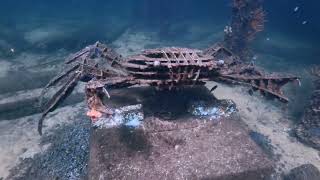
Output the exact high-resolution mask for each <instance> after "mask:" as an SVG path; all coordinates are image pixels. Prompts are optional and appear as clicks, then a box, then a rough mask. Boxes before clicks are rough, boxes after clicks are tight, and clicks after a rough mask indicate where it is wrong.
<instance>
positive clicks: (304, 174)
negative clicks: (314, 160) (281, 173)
mask: <svg viewBox="0 0 320 180" xmlns="http://www.w3.org/2000/svg"><path fill="white" fill-rule="evenodd" d="M319 179H320V171H319V170H318V169H317V168H316V167H315V166H314V165H312V164H304V165H301V166H299V167H296V168H294V169H292V170H291V171H290V172H289V174H287V175H286V176H285V177H284V180H319Z"/></svg>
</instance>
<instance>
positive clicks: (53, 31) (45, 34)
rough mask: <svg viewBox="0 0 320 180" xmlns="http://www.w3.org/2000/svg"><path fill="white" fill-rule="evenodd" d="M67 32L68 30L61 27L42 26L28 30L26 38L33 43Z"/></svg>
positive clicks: (54, 37)
mask: <svg viewBox="0 0 320 180" xmlns="http://www.w3.org/2000/svg"><path fill="white" fill-rule="evenodd" d="M65 33H67V32H65V31H64V30H63V29H62V28H60V27H42V28H37V29H33V30H31V31H29V32H26V33H25V35H24V38H25V40H27V41H28V42H29V43H31V44H37V43H42V42H46V41H48V40H51V39H58V38H61V37H63V36H64V35H65Z"/></svg>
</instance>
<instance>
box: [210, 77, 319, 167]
mask: <svg viewBox="0 0 320 180" xmlns="http://www.w3.org/2000/svg"><path fill="white" fill-rule="evenodd" d="M207 86H208V87H212V86H213V85H212V84H211V83H208V85H207ZM246 91H247V90H246V89H245V88H230V87H227V86H225V85H219V88H217V90H216V91H215V92H214V94H215V95H216V97H218V98H230V99H232V100H233V101H234V102H235V103H236V104H237V107H238V109H239V114H240V116H241V117H242V120H243V121H244V122H245V123H246V124H247V125H248V127H249V128H250V129H251V130H253V131H255V132H258V133H261V134H262V135H264V136H266V137H267V138H268V139H269V140H270V146H271V147H272V148H271V149H272V151H273V152H272V154H273V155H272V156H273V157H272V158H274V159H275V160H276V161H277V170H279V171H285V172H287V171H288V170H290V169H292V168H294V167H297V166H299V165H302V164H306V163H311V164H313V165H315V166H317V167H318V168H319V169H320V155H319V151H317V150H315V149H313V148H310V147H307V146H305V145H303V144H302V143H300V142H299V141H297V139H296V138H294V137H291V136H290V131H291V128H293V126H292V122H293V120H292V119H290V117H289V116H288V112H287V111H286V110H285V106H284V105H283V106H276V105H273V104H272V103H270V102H267V101H266V100H264V99H263V98H261V97H258V96H250V95H249V94H248V93H246Z"/></svg>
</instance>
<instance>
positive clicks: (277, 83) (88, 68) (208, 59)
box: [38, 42, 298, 134]
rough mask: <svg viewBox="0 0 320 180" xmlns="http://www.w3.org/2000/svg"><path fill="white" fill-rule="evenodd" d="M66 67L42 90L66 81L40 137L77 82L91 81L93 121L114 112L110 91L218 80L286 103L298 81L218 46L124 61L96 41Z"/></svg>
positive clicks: (156, 52)
mask: <svg viewBox="0 0 320 180" xmlns="http://www.w3.org/2000/svg"><path fill="white" fill-rule="evenodd" d="M65 65H66V68H65V70H64V71H63V72H62V73H61V74H59V75H58V76H56V77H55V78H53V79H52V80H51V81H50V82H49V83H48V85H47V86H46V87H45V88H44V90H43V93H42V97H43V96H44V95H45V94H46V92H47V91H48V89H49V88H50V87H52V86H55V85H58V84H60V83H61V82H62V83H64V84H63V85H62V87H61V89H60V90H59V91H58V92H57V93H56V94H55V95H54V96H53V97H52V98H51V99H50V100H49V101H48V102H46V103H42V101H40V102H41V104H44V105H43V107H44V110H43V114H42V117H41V119H40V120H39V125H38V131H39V133H40V134H41V133H42V124H43V120H44V118H45V117H46V115H47V114H48V113H49V112H51V111H53V110H54V109H55V108H56V107H57V106H58V105H59V103H60V102H62V100H64V99H65V98H66V97H67V96H68V94H69V93H70V92H71V90H72V89H73V88H74V87H75V86H76V84H77V82H78V81H84V82H87V84H86V98H87V104H88V107H89V112H88V113H87V115H88V116H90V117H91V118H92V119H95V118H99V117H101V116H102V115H110V114H113V113H114V112H113V109H111V108H108V106H107V105H106V104H104V103H103V98H104V97H110V96H109V93H108V91H107V90H109V89H114V88H124V87H130V86H135V85H137V86H140V85H143V86H145V85H148V86H155V87H157V88H159V89H169V90H170V89H172V88H178V87H179V86H184V85H204V84H205V82H207V81H215V82H225V83H231V84H241V85H245V86H249V87H251V89H252V90H254V91H256V90H258V91H260V92H261V94H262V95H264V96H267V97H269V98H276V99H279V100H280V101H282V102H288V99H287V98H286V97H285V96H284V95H283V93H282V91H281V90H280V88H281V87H282V86H284V85H285V84H287V83H288V82H291V81H297V80H298V77H296V76H291V75H287V76H281V75H272V74H271V75H266V74H264V73H263V72H262V71H260V70H258V69H257V68H256V67H254V65H253V64H246V63H243V62H241V61H240V60H239V59H238V58H237V57H236V56H234V55H233V53H232V52H231V51H229V50H228V49H226V48H224V47H223V46H222V45H220V44H216V45H214V46H212V47H210V48H208V49H206V50H203V51H202V50H197V49H189V48H177V47H167V48H158V49H149V50H145V51H143V52H142V53H140V54H138V55H133V56H129V57H122V56H121V55H119V54H118V53H116V52H115V51H114V50H113V49H111V48H109V47H107V46H106V45H104V44H102V43H99V42H97V43H95V44H94V45H90V46H88V47H86V48H84V49H83V50H81V51H79V52H77V53H75V54H73V55H71V56H70V57H69V58H67V60H66V62H65ZM214 88H215V87H214ZM214 88H213V89H214ZM213 89H212V90H213ZM250 92H251V91H250Z"/></svg>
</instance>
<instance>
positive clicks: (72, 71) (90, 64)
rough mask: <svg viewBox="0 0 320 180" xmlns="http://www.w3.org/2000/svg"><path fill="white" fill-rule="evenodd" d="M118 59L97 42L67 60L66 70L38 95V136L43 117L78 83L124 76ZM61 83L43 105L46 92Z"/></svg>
mask: <svg viewBox="0 0 320 180" xmlns="http://www.w3.org/2000/svg"><path fill="white" fill-rule="evenodd" d="M95 58H103V59H104V60H105V62H104V64H99V63H100V61H95ZM120 59H121V56H119V55H118V54H117V53H115V52H114V51H113V50H112V49H110V48H108V47H107V46H105V45H103V44H101V43H99V42H97V43H95V44H94V45H91V46H88V47H86V48H85V49H83V50H81V51H79V52H77V53H75V54H73V55H72V56H71V57H69V58H67V60H66V62H65V65H66V66H69V67H68V68H67V70H65V71H63V72H62V73H61V74H60V75H58V76H56V77H54V78H53V79H52V80H51V81H50V82H49V83H48V84H47V85H46V86H45V88H44V89H43V91H42V93H41V95H40V100H39V104H40V107H44V109H43V112H42V116H41V118H40V120H39V122H38V132H39V134H42V125H43V120H44V119H45V117H46V116H47V115H48V113H49V112H51V111H53V110H54V109H55V108H56V107H57V106H58V105H59V104H60V103H61V102H62V101H63V100H64V99H65V98H66V97H67V96H68V95H69V94H70V93H71V91H72V90H73V88H74V87H75V86H76V85H77V83H78V81H80V80H81V81H88V80H90V79H92V78H103V77H108V76H110V77H112V76H121V75H126V73H125V71H123V70H122V69H121V68H120V67H119V66H120V64H119V60H120ZM100 65H103V66H104V68H103V69H101V68H99V66H100ZM62 82H64V84H63V85H62V87H61V88H60V89H59V90H58V91H57V92H56V93H55V94H54V95H53V97H52V98H51V99H50V100H49V101H48V102H46V103H43V99H44V96H45V95H46V94H47V92H48V90H49V89H50V88H51V87H53V86H57V85H60V84H61V83H62Z"/></svg>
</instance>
